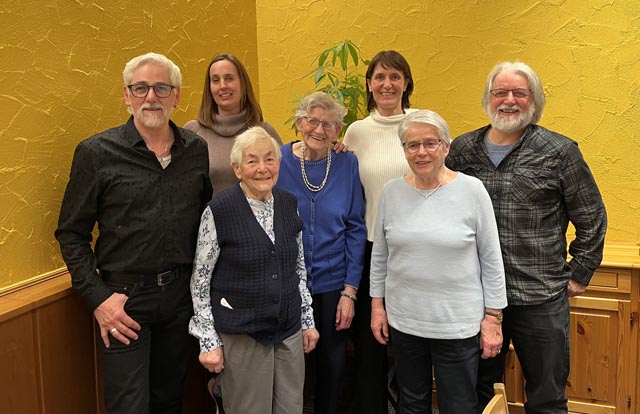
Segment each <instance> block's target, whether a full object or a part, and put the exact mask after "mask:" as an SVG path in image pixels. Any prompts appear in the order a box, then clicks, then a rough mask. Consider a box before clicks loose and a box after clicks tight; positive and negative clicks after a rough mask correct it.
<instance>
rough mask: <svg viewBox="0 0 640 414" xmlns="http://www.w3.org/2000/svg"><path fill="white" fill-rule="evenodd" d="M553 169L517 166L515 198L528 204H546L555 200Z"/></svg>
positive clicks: (515, 172)
mask: <svg viewBox="0 0 640 414" xmlns="http://www.w3.org/2000/svg"><path fill="white" fill-rule="evenodd" d="M556 182H557V177H554V172H553V170H550V169H545V168H523V167H516V168H515V169H514V171H513V185H512V193H513V199H514V200H515V201H518V202H520V203H527V204H528V205H537V206H540V205H546V204H553V203H554V202H555V199H556V198H557V196H556V190H555V183H556Z"/></svg>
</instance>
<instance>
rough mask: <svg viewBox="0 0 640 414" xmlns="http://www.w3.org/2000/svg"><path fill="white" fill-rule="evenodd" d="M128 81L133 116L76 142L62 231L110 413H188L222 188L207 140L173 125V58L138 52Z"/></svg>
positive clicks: (176, 85) (177, 81)
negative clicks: (205, 223)
mask: <svg viewBox="0 0 640 414" xmlns="http://www.w3.org/2000/svg"><path fill="white" fill-rule="evenodd" d="M123 78H124V91H123V92H124V101H125V103H126V105H127V108H128V110H129V112H130V113H131V114H132V116H131V117H130V118H129V120H128V122H127V123H126V124H124V125H120V126H118V127H115V128H112V129H109V130H107V131H104V132H101V133H99V134H97V135H94V136H92V137H90V138H88V139H86V140H84V141H82V142H80V143H79V144H78V146H77V147H76V150H75V154H74V157H73V162H72V165H71V173H70V178H69V183H68V185H67V189H66V191H65V194H64V198H63V200H62V207H61V210H60V217H59V222H58V228H57V230H56V232H55V236H56V238H57V239H58V242H59V243H60V248H61V250H62V256H63V258H64V261H65V263H66V264H67V267H68V269H69V273H70V274H71V281H72V284H73V287H74V288H75V289H76V290H77V291H78V292H79V293H80V295H81V296H82V297H83V298H84V299H85V300H86V302H87V303H88V305H89V306H90V308H91V309H92V311H93V314H94V316H95V319H96V321H97V323H98V328H99V331H100V332H99V334H100V337H101V340H100V341H99V344H98V347H99V348H100V351H101V354H102V375H103V384H104V402H105V407H106V410H107V412H109V413H131V414H140V413H150V412H151V413H154V414H157V413H179V412H180V411H181V405H182V389H183V384H184V379H185V376H186V371H187V367H188V364H189V359H190V356H191V355H192V350H193V342H192V340H191V338H190V336H189V334H188V331H187V327H188V324H189V319H190V317H191V315H192V306H191V295H190V292H189V280H190V276H191V271H192V267H193V266H192V263H193V257H194V253H195V245H196V237H197V232H198V225H199V223H200V214H201V213H202V211H203V209H204V207H205V206H206V204H207V202H208V201H209V199H210V198H211V194H212V189H211V183H210V180H209V156H208V153H207V144H206V143H205V142H204V141H203V140H202V139H200V138H199V137H198V136H197V135H196V134H194V133H192V132H190V131H187V130H184V129H182V128H178V127H177V126H176V125H175V124H174V123H173V122H172V121H170V120H169V117H170V116H171V114H172V112H173V110H174V109H175V107H176V106H177V105H178V102H179V100H180V85H181V80H182V77H181V74H180V69H179V68H178V67H177V66H176V65H175V64H174V63H173V62H172V61H171V60H169V59H167V58H166V57H165V56H163V55H159V54H156V53H147V54H144V55H141V56H138V57H136V58H134V59H132V60H131V61H129V63H127V65H126V66H125V68H124V72H123ZM96 222H97V223H98V230H99V236H98V238H97V240H96V243H95V248H92V244H91V241H92V230H93V228H94V225H95V223H96Z"/></svg>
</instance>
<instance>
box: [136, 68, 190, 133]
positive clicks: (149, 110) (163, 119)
mask: <svg viewBox="0 0 640 414" xmlns="http://www.w3.org/2000/svg"><path fill="white" fill-rule="evenodd" d="M158 83H164V84H166V85H171V84H172V83H171V79H170V78H169V71H168V70H167V68H165V67H164V66H162V65H159V64H157V63H153V62H150V63H146V64H144V65H142V66H140V67H138V68H137V69H136V70H135V71H134V72H133V76H132V77H131V85H133V84H145V85H155V84H158ZM124 101H125V103H126V104H127V107H128V110H129V112H130V113H132V114H133V118H134V123H135V125H136V126H137V127H138V128H140V127H146V128H161V127H163V126H165V125H168V124H169V117H170V116H171V114H172V113H173V111H174V109H175V108H176V106H178V102H179V101H180V88H177V87H176V88H174V89H173V90H172V91H171V94H170V95H169V96H168V97H166V98H159V97H158V96H156V94H155V91H154V90H153V88H149V93H147V96H145V97H143V98H136V97H135V96H133V95H132V94H131V91H129V89H128V88H127V87H126V86H125V88H124Z"/></svg>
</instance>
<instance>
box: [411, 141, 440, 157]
mask: <svg viewBox="0 0 640 414" xmlns="http://www.w3.org/2000/svg"><path fill="white" fill-rule="evenodd" d="M441 144H442V141H440V140H437V141H433V140H432V141H422V142H421V141H413V142H404V143H402V146H403V147H404V149H405V151H407V152H408V153H409V154H415V153H416V152H418V151H420V147H424V149H425V150H426V151H428V152H433V151H435V150H436V149H438V147H439V146H440V145H441Z"/></svg>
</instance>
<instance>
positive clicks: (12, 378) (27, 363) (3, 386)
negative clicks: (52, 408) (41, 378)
mask: <svg viewBox="0 0 640 414" xmlns="http://www.w3.org/2000/svg"><path fill="white" fill-rule="evenodd" d="M0 338H1V339H0V404H1V405H0V407H2V413H3V414H26V413H29V414H31V413H34V414H35V413H39V412H41V411H40V407H39V406H38V382H37V380H36V378H37V369H36V359H35V355H36V352H35V346H34V342H33V319H32V317H31V314H29V313H26V314H23V315H21V316H20V317H17V318H14V319H11V320H9V321H5V322H4V323H2V324H0Z"/></svg>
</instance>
